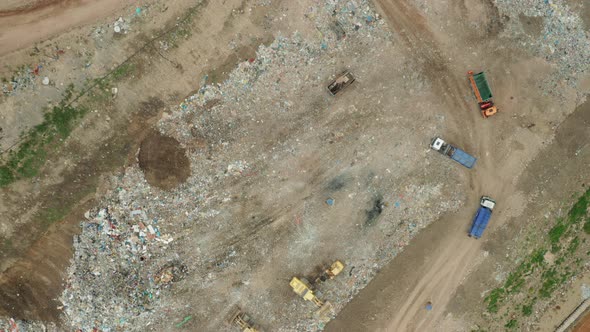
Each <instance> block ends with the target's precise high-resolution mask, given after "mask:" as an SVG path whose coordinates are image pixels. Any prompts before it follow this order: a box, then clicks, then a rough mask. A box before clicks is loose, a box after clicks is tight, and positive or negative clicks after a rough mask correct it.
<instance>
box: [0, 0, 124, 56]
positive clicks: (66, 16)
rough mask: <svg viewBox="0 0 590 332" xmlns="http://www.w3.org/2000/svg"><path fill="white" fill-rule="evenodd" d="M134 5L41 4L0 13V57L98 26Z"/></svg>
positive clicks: (105, 0) (85, 0)
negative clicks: (86, 26) (77, 29)
mask: <svg viewBox="0 0 590 332" xmlns="http://www.w3.org/2000/svg"><path fill="white" fill-rule="evenodd" d="M132 3H133V1H121V0H100V1H93V0H80V1H70V0H65V1H64V0H54V1H38V2H37V3H36V5H32V6H31V7H29V8H25V9H23V8H22V7H21V8H17V9H12V10H11V9H4V10H0V56H1V55H5V54H8V53H10V52H13V51H15V50H18V49H21V48H23V47H27V46H29V45H31V44H33V43H35V42H38V41H41V40H44V39H46V38H49V37H52V36H54V35H57V34H59V33H61V32H63V31H66V30H68V29H71V28H73V27H77V26H80V25H84V24H89V23H92V22H95V21H97V20H99V19H101V18H103V17H105V16H108V15H110V14H113V13H114V12H116V11H117V10H120V9H122V8H123V7H124V6H126V5H130V4H132Z"/></svg>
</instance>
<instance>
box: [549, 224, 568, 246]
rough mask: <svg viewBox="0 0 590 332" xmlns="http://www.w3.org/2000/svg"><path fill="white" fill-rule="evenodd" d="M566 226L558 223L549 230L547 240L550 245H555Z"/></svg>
mask: <svg viewBox="0 0 590 332" xmlns="http://www.w3.org/2000/svg"><path fill="white" fill-rule="evenodd" d="M567 226H568V225H567V224H564V223H561V222H560V223H559V224H557V225H556V226H555V227H553V228H551V230H550V231H549V240H550V241H551V244H556V243H558V242H559V240H560V239H561V236H562V235H563V233H565V231H566V230H567V228H568V227H567Z"/></svg>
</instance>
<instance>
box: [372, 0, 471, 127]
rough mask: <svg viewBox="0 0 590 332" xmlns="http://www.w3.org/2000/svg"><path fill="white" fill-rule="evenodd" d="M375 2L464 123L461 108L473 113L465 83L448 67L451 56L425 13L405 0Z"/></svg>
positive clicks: (424, 72) (411, 55) (445, 101)
mask: <svg viewBox="0 0 590 332" xmlns="http://www.w3.org/2000/svg"><path fill="white" fill-rule="evenodd" d="M376 4H377V7H378V8H379V9H380V10H381V12H382V13H383V14H384V17H385V18H386V19H387V21H388V23H389V24H390V26H391V28H392V30H393V33H394V36H397V37H398V38H399V39H401V41H402V42H403V43H404V45H405V46H406V47H407V48H408V52H407V53H408V57H409V58H411V59H413V60H414V61H415V62H416V63H417V64H418V66H419V67H420V72H421V74H422V75H423V76H424V77H425V78H427V79H428V81H429V82H431V83H432V84H433V85H434V87H435V89H436V90H437V92H438V93H439V94H440V96H441V99H442V100H443V101H444V104H446V105H447V106H448V107H449V108H451V109H453V112H452V113H451V116H452V117H453V119H454V120H455V121H454V122H455V123H457V122H458V121H459V120H461V122H463V123H464V122H465V120H466V119H467V117H465V114H463V113H461V112H469V114H472V113H473V112H472V110H471V108H470V106H469V105H468V104H467V103H466V102H465V100H464V99H463V95H462V92H461V90H462V87H463V86H464V83H463V82H461V80H459V79H458V78H457V76H456V75H455V73H454V72H453V70H452V69H451V68H449V64H448V62H447V60H446V59H448V56H446V55H445V53H444V52H443V51H442V50H441V49H440V47H439V45H438V43H437V41H436V38H435V36H434V34H433V32H432V31H431V30H430V29H429V27H428V25H427V23H426V20H425V19H424V17H423V16H422V15H421V14H420V12H418V10H416V8H414V7H413V6H411V5H409V4H407V3H406V1H404V0H377V1H376ZM472 115H473V114H472ZM469 121H470V122H471V123H473V122H474V121H475V117H473V116H470V117H469Z"/></svg>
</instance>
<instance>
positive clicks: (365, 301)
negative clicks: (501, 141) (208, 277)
mask: <svg viewBox="0 0 590 332" xmlns="http://www.w3.org/2000/svg"><path fill="white" fill-rule="evenodd" d="M376 4H377V6H378V7H379V8H380V9H381V11H382V12H383V13H384V14H385V15H384V17H385V18H386V19H387V20H388V22H389V23H390V26H391V27H392V29H393V32H394V36H397V37H398V38H400V39H401V40H402V42H403V43H404V45H405V46H406V47H407V48H408V57H409V58H412V59H414V61H415V62H416V63H417V64H418V65H419V68H420V70H421V74H422V75H423V76H424V77H425V78H426V79H427V80H428V81H429V82H430V83H432V84H433V88H434V89H435V92H437V93H438V94H440V95H441V103H442V104H443V106H444V107H443V109H441V110H438V109H437V110H435V111H440V112H442V113H444V114H445V115H449V116H450V117H451V119H450V120H447V121H446V123H447V128H449V130H450V132H451V134H452V136H453V142H454V143H457V144H459V145H461V146H465V147H466V148H470V149H477V150H476V151H488V148H490V147H491V142H490V140H489V138H488V137H490V135H489V134H491V131H492V130H493V128H492V127H490V126H489V125H486V123H484V122H482V119H481V117H480V115H479V113H478V112H474V111H473V109H472V107H471V106H472V105H468V104H467V102H466V101H465V100H464V98H463V95H464V90H465V87H466V86H467V82H466V80H467V79H466V78H465V77H463V78H459V77H458V76H457V75H456V73H455V71H454V70H453V69H451V68H450V65H449V63H448V62H447V61H446V60H445V59H448V56H446V55H445V52H444V51H443V50H442V49H441V47H440V46H439V43H437V40H436V37H435V35H434V33H433V32H432V31H431V30H430V29H429V27H428V25H427V22H426V20H425V18H424V17H423V16H422V15H421V14H420V13H419V11H418V10H417V9H416V8H414V7H413V6H412V5H410V4H408V3H407V2H406V1H403V0H377V1H376ZM475 133H477V135H475ZM480 157H481V158H480V161H479V162H478V167H477V168H476V169H474V170H472V171H470V172H469V177H468V179H469V190H468V192H466V193H465V194H466V196H467V202H468V206H469V207H471V206H472V204H471V203H472V202H476V201H478V199H479V196H480V195H481V194H482V190H483V189H484V188H487V190H489V192H486V194H489V195H493V196H496V195H497V196H503V197H508V195H509V194H510V192H509V191H510V190H507V189H508V188H507V187H506V186H504V185H502V184H501V183H499V182H498V181H497V179H496V174H498V173H499V172H498V170H496V169H495V168H494V167H493V166H494V163H493V160H492V158H490V157H488V156H485V155H484V156H480ZM500 192H502V193H503V194H500ZM472 212H473V209H469V208H467V209H462V210H461V211H459V212H458V213H454V214H451V215H447V216H445V217H443V218H442V219H441V220H438V221H437V222H436V223H434V224H433V225H432V226H431V227H429V228H427V229H425V230H424V231H422V232H421V233H420V234H419V235H418V236H417V237H416V238H415V239H414V240H412V242H410V245H409V247H408V248H406V249H405V250H404V251H403V252H402V253H401V254H400V255H398V257H396V259H395V264H393V263H390V264H388V265H387V266H386V267H385V268H384V269H383V270H382V272H381V273H380V274H378V275H377V277H376V278H375V280H374V281H373V282H371V283H370V284H369V285H368V286H367V288H366V289H367V290H366V293H367V296H362V295H363V294H359V296H358V297H359V300H358V301H357V302H356V303H354V305H348V306H347V307H345V308H344V310H343V311H342V312H341V315H340V316H343V319H340V320H338V319H337V320H335V321H333V322H331V323H330V324H329V325H328V326H327V329H326V331H342V330H344V329H345V330H347V331H365V330H375V329H380V330H386V331H434V330H436V329H437V326H436V322H437V321H438V320H439V319H440V318H442V316H443V314H444V313H445V308H446V305H447V304H448V303H449V302H450V300H451V298H452V295H453V294H454V293H455V291H456V289H457V286H458V285H459V284H460V283H461V282H462V279H463V278H464V277H465V276H466V275H467V274H468V273H469V270H470V269H471V268H472V266H473V264H474V262H475V261H476V260H477V257H478V255H479V254H480V253H481V250H480V249H481V246H482V244H483V243H482V242H481V241H474V240H473V239H471V238H469V237H467V236H466V233H467V231H468V229H467V228H466V227H468V226H466V223H465V220H470V218H471V217H472ZM376 294H379V295H376ZM386 294H387V295H388V296H393V298H384V297H386V296H384V295H386ZM375 297H377V298H375ZM427 301H432V302H433V304H434V308H433V310H432V311H430V312H426V310H425V309H424V305H425V304H426V302H427ZM361 306H362V307H363V309H361V310H359V307H361ZM383 308H387V310H383ZM359 311H360V312H361V315H360V316H364V317H359ZM392 313H393V315H387V314H392ZM386 315H387V317H385V316H386ZM379 321H381V322H382V323H381V324H386V325H379V324H378V323H373V322H379Z"/></svg>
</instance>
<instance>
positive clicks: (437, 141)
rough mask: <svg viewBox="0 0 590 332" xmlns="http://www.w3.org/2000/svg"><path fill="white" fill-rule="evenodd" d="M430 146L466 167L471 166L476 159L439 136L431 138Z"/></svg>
mask: <svg viewBox="0 0 590 332" xmlns="http://www.w3.org/2000/svg"><path fill="white" fill-rule="evenodd" d="M430 148H432V149H433V150H435V151H438V152H440V153H442V154H444V155H445V156H447V157H449V158H451V159H453V160H454V161H456V162H458V163H459V164H461V165H463V166H465V167H467V168H472V167H473V165H475V161H476V160H477V159H476V158H475V157H473V156H472V155H470V154H468V153H467V152H465V151H463V150H461V149H459V148H458V147H455V146H453V145H451V144H449V143H447V142H445V141H444V140H443V139H442V138H440V137H435V138H434V139H433V140H432V142H431V143H430Z"/></svg>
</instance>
